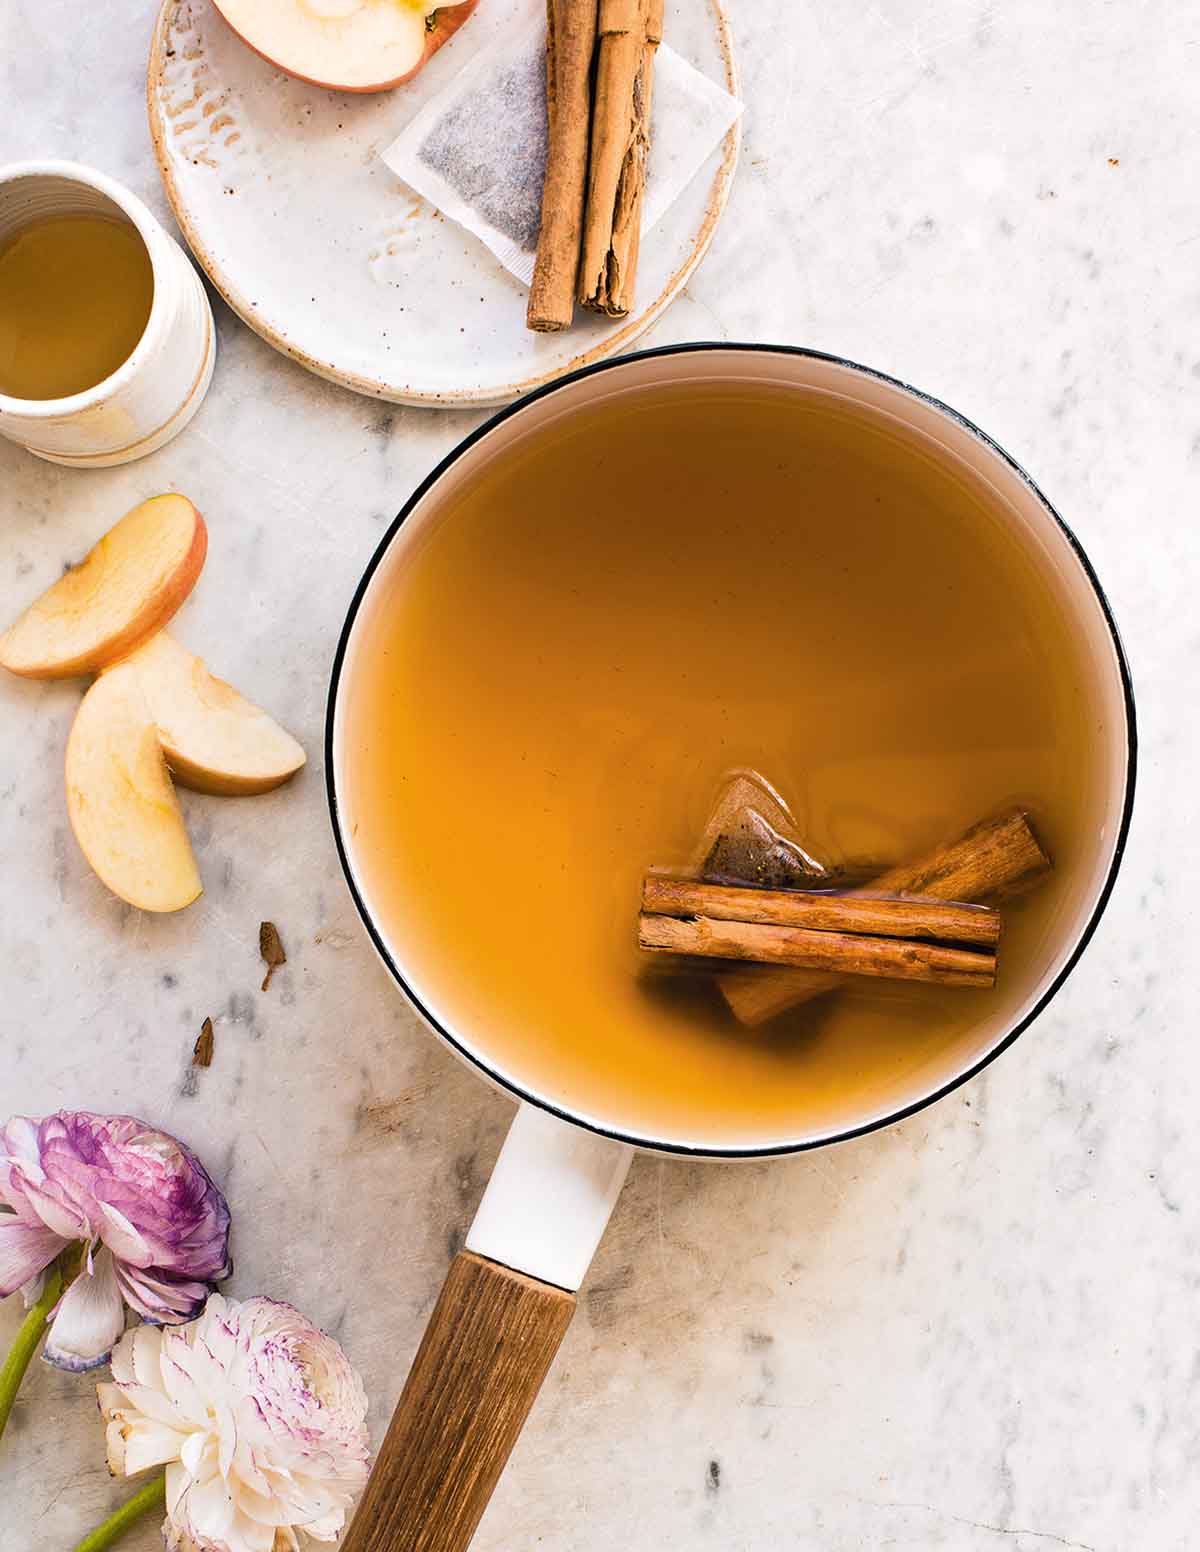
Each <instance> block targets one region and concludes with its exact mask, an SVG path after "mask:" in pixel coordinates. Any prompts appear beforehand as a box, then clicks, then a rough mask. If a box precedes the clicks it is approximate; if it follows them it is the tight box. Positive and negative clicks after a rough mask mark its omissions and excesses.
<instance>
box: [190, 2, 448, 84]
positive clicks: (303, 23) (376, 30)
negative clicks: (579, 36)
mask: <svg viewBox="0 0 1200 1552" xmlns="http://www.w3.org/2000/svg"><path fill="white" fill-rule="evenodd" d="M478 3H479V0H462V3H461V4H459V5H438V4H436V3H430V0H215V4H216V7H217V10H218V11H220V13H221V15H222V16H223V17H224V18H225V20H226V21H227V22H228V23H229V25H230V26H231V27H232V28H233V30H234V32H236V33H237V35H238V36H239V37H240V38H241V39H242V41H243V42H244V43H248V44H249V45H250V47H251V48H252V49H253V50H254V52H255V53H256V54H261V55H262V57H263V58H264V59H265V60H267V61H269V63H271V64H273V65H277V66H278V67H279V69H280V70H286V71H287V73H288V74H289V75H294V76H299V78H300V79H301V80H302V81H309V82H311V83H312V85H314V86H328V87H331V88H332V89H333V90H335V91H339V92H385V91H387V90H388V89H389V88H390V87H393V86H400V85H402V84H403V82H405V81H408V80H410V79H411V78H412V77H413V76H414V75H416V73H417V71H418V70H420V68H421V66H422V65H423V64H424V63H425V61H426V60H427V59H429V58H430V56H431V55H433V54H436V53H437V51H438V49H440V48H441V46H442V44H443V43H445V42H446V41H447V40H448V39H449V38H452V37H453V36H454V34H455V33H456V32H457V31H458V29H459V28H460V27H461V26H462V24H463V23H464V22H465V21H466V19H467V17H468V16H470V14H471V12H472V11H473V10H474V9H475V7H476V5H477V4H478Z"/></svg>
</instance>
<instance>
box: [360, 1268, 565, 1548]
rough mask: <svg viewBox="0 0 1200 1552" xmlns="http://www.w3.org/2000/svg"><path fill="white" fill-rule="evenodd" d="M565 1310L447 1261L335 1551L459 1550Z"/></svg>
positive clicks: (494, 1271) (552, 1295) (543, 1296)
mask: <svg viewBox="0 0 1200 1552" xmlns="http://www.w3.org/2000/svg"><path fill="white" fill-rule="evenodd" d="M574 1313H575V1295H574V1294H572V1293H566V1292H564V1291H563V1289H561V1288H555V1287H553V1286H552V1285H551V1284H549V1283H541V1282H538V1281H537V1280H536V1279H535V1278H532V1277H526V1276H525V1275H524V1274H523V1273H521V1272H513V1271H510V1270H509V1268H508V1267H506V1266H500V1265H498V1264H497V1263H496V1262H494V1261H487V1260H485V1259H484V1258H483V1257H482V1256H477V1255H474V1254H473V1253H472V1252H471V1251H469V1250H464V1251H462V1252H460V1253H459V1254H458V1255H457V1256H455V1258H454V1261H453V1262H452V1263H451V1266H450V1271H449V1274H448V1275H447V1277H446V1282H445V1285H444V1286H443V1288H442V1291H441V1293H440V1295H439V1296H438V1301H437V1304H436V1305H435V1306H434V1310H433V1314H432V1315H431V1316H430V1318H429V1324H428V1326H427V1327H426V1328H425V1335H424V1336H423V1337H422V1339H421V1345H420V1347H419V1348H418V1350H417V1356H416V1358H415V1359H414V1360H413V1366H412V1370H411V1371H410V1373H409V1376H408V1381H407V1383H406V1384H405V1386H404V1391H403V1394H402V1395H401V1397H400V1400H399V1402H398V1403H397V1405H396V1412H395V1415H394V1416H393V1418H392V1421H391V1426H390V1427H389V1428H388V1431H387V1437H386V1438H385V1439H384V1441H383V1446H382V1448H381V1449H380V1451H379V1456H378V1458H377V1460H376V1461H375V1467H374V1470H373V1471H372V1472H371V1479H370V1481H369V1482H368V1483H367V1488H366V1492H365V1493H364V1494H363V1499H362V1502H361V1504H360V1505H359V1507H358V1513H357V1514H356V1515H355V1517H354V1522H353V1524H352V1525H351V1527H350V1531H349V1534H348V1535H347V1536H346V1539H345V1542H344V1543H343V1547H342V1552H462V1549H463V1548H465V1547H466V1546H467V1545H468V1544H469V1543H470V1540H471V1537H472V1536H473V1535H474V1534H475V1527H476V1526H477V1525H478V1524H479V1520H480V1517H481V1516H482V1514H483V1511H484V1509H486V1508H487V1503H488V1499H489V1498H490V1497H491V1495H492V1490H493V1488H494V1487H495V1486H496V1483H497V1481H498V1480H499V1478H500V1473H501V1472H502V1471H503V1470H504V1465H505V1462H506V1461H507V1460H508V1457H509V1455H510V1453H511V1452H512V1447H513V1445H514V1444H515V1443H516V1442H517V1436H518V1434H519V1433H520V1432H521V1428H522V1426H523V1425H524V1422H525V1419H526V1417H527V1416H528V1415H529V1409H530V1407H531V1406H532V1405H533V1402H534V1399H535V1397H536V1396H537V1393H538V1391H539V1390H540V1389H541V1384H542V1381H543V1380H544V1379H545V1377H546V1373H547V1370H548V1369H549V1368H550V1365H551V1363H553V1361H554V1355H555V1353H556V1352H557V1351H558V1347H559V1343H560V1342H561V1341H562V1339H563V1336H564V1334H565V1332H566V1329H567V1327H568V1325H570V1323H571V1316H572V1315H573V1314H574Z"/></svg>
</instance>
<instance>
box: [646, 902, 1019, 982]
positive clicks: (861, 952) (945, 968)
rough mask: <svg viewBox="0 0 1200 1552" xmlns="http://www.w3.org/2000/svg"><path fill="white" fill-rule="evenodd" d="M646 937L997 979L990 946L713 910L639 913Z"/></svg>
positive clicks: (705, 948)
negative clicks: (730, 917)
mask: <svg viewBox="0 0 1200 1552" xmlns="http://www.w3.org/2000/svg"><path fill="white" fill-rule="evenodd" d="M638 942H639V944H640V945H641V947H642V948H644V949H649V950H652V951H655V952H659V953H669V954H690V955H703V956H705V957H707V958H713V959H746V960H751V961H753V962H754V963H756V964H770V965H789V966H797V967H802V968H805V969H810V970H814V971H818V972H825V973H828V974H831V975H835V976H838V975H871V976H886V977H888V978H889V979H892V980H903V981H931V982H936V983H937V984H938V985H939V986H994V985H995V984H996V956H995V954H994V953H991V952H990V951H987V950H976V949H965V948H947V947H945V946H944V945H943V944H940V943H917V942H914V941H913V940H912V939H909V938H875V937H864V936H860V935H856V934H853V933H847V932H813V931H810V930H809V929H808V928H807V927H782V926H779V925H777V924H775V923H767V922H747V921H715V920H712V919H711V918H709V917H706V916H689V917H684V918H680V917H678V916H650V915H647V914H645V913H643V914H642V915H641V916H639V917H638Z"/></svg>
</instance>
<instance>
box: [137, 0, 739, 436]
mask: <svg viewBox="0 0 1200 1552" xmlns="http://www.w3.org/2000/svg"><path fill="white" fill-rule="evenodd" d="M183 3H184V0H163V3H162V6H161V7H160V9H159V13H158V18H157V20H156V21H155V24H154V35H153V37H152V39H151V42H150V57H149V61H148V64H147V68H146V115H147V118H148V119H149V123H150V138H151V141H152V142H153V145H154V156H155V160H156V161H157V162H158V171H159V176H160V177H161V179H162V185H163V189H164V191H165V193H166V196H167V200H168V202H169V204H170V206H171V211H172V214H173V215H174V217H175V220H176V223H177V224H178V226H179V229H180V231H181V232H182V233H183V235H184V237H185V238H186V239H187V244H188V247H189V248H190V249H191V251H192V253H193V255H194V256H195V258H196V261H197V263H198V264H199V265H200V267H201V268H202V269H203V271H204V273H205V274H206V275H207V276H208V278H209V280H210V281H211V282H212V284H213V285H214V286H215V287H216V289H217V291H218V292H219V293H220V295H221V297H222V298H223V300H224V301H225V302H226V303H227V304H228V305H229V306H230V307H231V308H232V309H233V311H234V312H235V313H236V314H237V316H238V317H239V318H240V319H241V320H242V322H243V323H244V324H246V325H247V327H248V328H251V329H253V330H254V332H255V334H257V335H259V336H260V337H261V338H262V339H264V340H266V342H267V343H268V345H272V346H274V348H275V349H276V350H278V351H279V352H280V353H281V354H283V355H285V356H290V357H291V359H292V360H293V361H296V362H298V363H299V364H300V365H301V366H302V367H305V368H306V369H307V370H308V371H310V372H315V373H316V375H317V376H318V377H324V378H327V379H328V380H329V381H330V382H334V383H340V384H341V386H342V387H343V388H350V389H352V390H353V391H354V392H355V393H361V394H365V395H367V396H368V397H370V398H375V399H385V400H387V401H388V402H389V403H392V404H413V405H425V406H427V407H433V408H440V409H457V408H462V407H467V406H470V405H480V406H489V405H500V404H507V403H508V402H509V401H510V400H512V399H516V398H519V397H521V396H523V395H524V394H527V393H530V392H532V391H533V390H535V389H537V388H542V387H545V386H547V385H548V384H550V383H553V382H556V381H557V380H558V379H559V378H561V377H565V376H566V375H567V374H568V373H572V372H578V371H580V370H582V369H583V368H585V367H588V366H592V365H595V364H597V363H599V362H601V361H604V360H606V359H607V358H608V357H610V356H613V355H615V354H617V353H618V352H619V351H621V350H623V349H625V348H626V347H628V346H629V345H632V344H633V342H634V341H635V340H636V339H638V338H639V337H640V336H641V335H642V334H644V333H645V332H646V330H647V329H649V328H650V327H651V326H652V325H653V324H654V323H656V322H657V321H658V319H659V318H660V317H661V316H662V314H663V312H664V311H665V310H666V309H667V307H668V306H669V305H670V304H671V303H672V302H673V301H674V300H675V298H676V297H677V296H678V295H679V293H680V291H682V290H683V288H684V286H685V285H687V283H688V281H689V280H690V279H691V276H692V275H693V273H694V272H695V270H696V266H697V265H698V264H699V263H700V260H701V259H702V258H703V257H704V255H705V254H706V253H707V252H708V249H709V246H710V245H711V243H712V240H713V236H714V235H715V233H716V229H717V224H718V222H719V221H720V219H721V215H722V213H723V211H724V209H725V205H726V203H727V201H728V199H729V191H730V189H731V188H732V186H733V175H734V172H735V170H736V168H737V162H738V153H739V151H740V149H741V143H742V116H741V115H739V116H738V118H737V119H736V120H735V122H734V123H733V125H732V127H731V128H730V129H729V130H728V132H727V133H726V135H725V138H724V140H723V141H722V142H721V145H722V154H721V160H720V163H719V164H718V166H717V169H716V171H715V173H714V174H713V181H712V187H711V188H710V190H709V196H708V203H707V204H706V206H705V209H704V216H703V218H702V220H701V222H700V226H699V228H698V230H697V232H696V235H695V237H694V238H693V239H692V246H691V249H690V251H689V252H688V254H687V257H686V258H685V259H684V261H683V263H682V264H681V265H680V266H679V268H678V269H676V271H675V272H674V274H673V275H672V276H671V277H670V279H669V280H668V281H667V283H666V285H665V286H664V287H663V289H662V290H661V291H660V292H659V294H658V296H657V297H655V299H654V300H653V301H652V302H651V303H649V304H648V305H647V306H646V307H645V308H643V309H642V310H641V311H640V312H639V313H638V315H637V316H636V317H635V318H631V319H629V320H627V321H626V322H625V324H624V325H622V327H621V328H619V329H615V330H614V331H613V332H612V333H611V334H607V335H605V337H604V338H603V339H602V340H600V341H599V342H598V343H597V344H595V345H593V346H591V348H590V349H588V350H585V351H582V352H580V354H579V355H577V356H573V357H572V358H571V359H570V360H569V361H564V362H562V363H561V364H560V365H558V366H555V367H551V368H550V369H549V370H547V371H544V372H535V373H533V374H532V375H531V376H528V377H522V378H517V379H515V380H514V381H512V382H510V383H506V384H504V385H503V386H502V387H489V386H482V385H481V386H478V387H463V388H453V389H450V390H446V389H423V388H418V387H414V386H413V385H411V384H408V385H405V386H403V387H401V386H398V385H396V384H389V383H386V382H383V381H381V380H380V379H378V378H372V377H368V376H364V375H363V374H362V373H360V372H349V371H344V370H343V369H341V368H339V367H338V366H337V365H336V364H335V363H334V362H332V361H323V360H320V359H319V358H317V357H315V356H311V355H309V354H308V353H307V352H306V351H303V350H300V349H298V348H297V346H296V345H295V344H293V343H292V342H291V341H290V340H289V339H288V338H287V337H286V336H285V335H283V334H280V333H279V332H278V331H277V330H276V329H274V328H273V327H272V326H271V324H270V323H269V321H268V320H267V319H265V318H263V317H262V316H261V315H260V314H259V313H258V311H257V310H256V309H255V307H254V306H253V305H252V304H251V303H250V301H249V300H248V298H246V297H245V296H244V295H243V293H242V292H241V291H239V289H238V287H237V286H236V285H235V284H234V283H233V281H232V280H231V279H230V277H229V276H228V274H226V272H225V271H224V270H223V269H222V268H221V265H220V264H219V263H218V262H217V260H216V258H215V257H214V256H213V254H212V251H211V250H210V249H209V247H208V245H207V244H206V243H205V242H204V240H203V238H202V236H201V234H200V232H199V230H198V228H197V225H196V222H195V221H194V220H193V219H192V216H191V214H190V213H189V210H188V207H187V203H186V201H185V200H184V197H183V194H182V192H181V190H180V188H179V185H178V183H177V182H176V179H175V174H174V170H173V168H172V165H171V157H170V154H169V152H168V149H167V144H166V141H167V125H166V123H165V122H164V120H163V116H162V113H161V111H160V105H159V97H158V92H157V90H156V86H157V83H158V81H159V79H160V77H161V74H162V71H163V68H164V65H165V62H166V48H167V32H168V27H169V24H170V20H171V17H172V16H173V15H174V13H175V12H176V11H177V10H178V9H179V7H180V5H182V4H183ZM706 3H707V4H708V7H709V9H710V11H711V12H712V14H713V19H714V21H715V23H716V29H717V43H718V47H719V49H720V53H721V59H722V61H723V63H724V66H725V87H726V90H727V91H729V92H730V93H731V94H732V95H733V96H734V97H738V98H740V97H741V74H740V72H739V69H738V63H737V56H736V54H735V53H734V45H733V33H732V30H731V28H730V24H729V17H728V15H727V14H726V11H725V5H724V0H706ZM320 89H321V88H314V90H320Z"/></svg>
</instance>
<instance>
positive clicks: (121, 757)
mask: <svg viewBox="0 0 1200 1552" xmlns="http://www.w3.org/2000/svg"><path fill="white" fill-rule="evenodd" d="M66 776H67V813H68V815H69V817H70V820H71V828H72V830H74V832H75V839H76V840H77V841H78V842H79V845H80V848H81V850H82V851H83V854H84V856H85V857H86V858H87V860H88V862H89V863H91V865H92V867H93V868H94V869H95V871H96V873H97V874H98V875H99V877H100V879H101V881H102V882H103V883H104V884H106V885H107V886H108V888H109V889H111V890H112V892H113V893H114V894H115V895H119V896H120V897H121V899H122V900H126V901H128V903H129V904H130V905H135V906H137V907H138V909H139V910H142V911H179V910H182V909H183V907H184V906H185V905H190V904H191V903H192V901H193V900H195V899H196V897H197V896H198V895H199V894H200V892H201V888H202V885H201V883H200V873H199V870H198V869H197V867H196V859H195V857H194V855H193V854H192V846H191V842H190V841H189V840H188V835H187V830H186V829H185V828H184V823H183V815H182V814H181V813H180V810H179V800H178V798H177V797H176V796H175V788H174V786H173V785H172V783H171V778H170V775H169V774H168V772H167V763H166V760H165V759H164V758H163V751H162V746H161V745H160V743H159V741H158V729H157V727H156V726H155V723H154V719H153V717H152V716H151V714H150V708H149V706H148V705H147V703H146V697H145V695H144V694H143V692H142V687H141V683H140V680H139V675H138V673H137V671H136V670H135V669H133V668H131V667H130V665H129V664H128V663H119V664H118V665H117V666H116V667H115V668H112V669H110V670H109V671H108V672H107V673H104V674H101V675H100V677H99V679H97V680H96V682H95V684H94V685H92V687H91V689H90V690H89V691H88V692H87V694H86V695H85V696H84V697H83V700H82V702H81V703H80V706H79V711H78V713H77V715H76V717H75V724H74V726H73V727H72V729H71V736H70V738H69V739H68V740H67V769H66Z"/></svg>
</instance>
